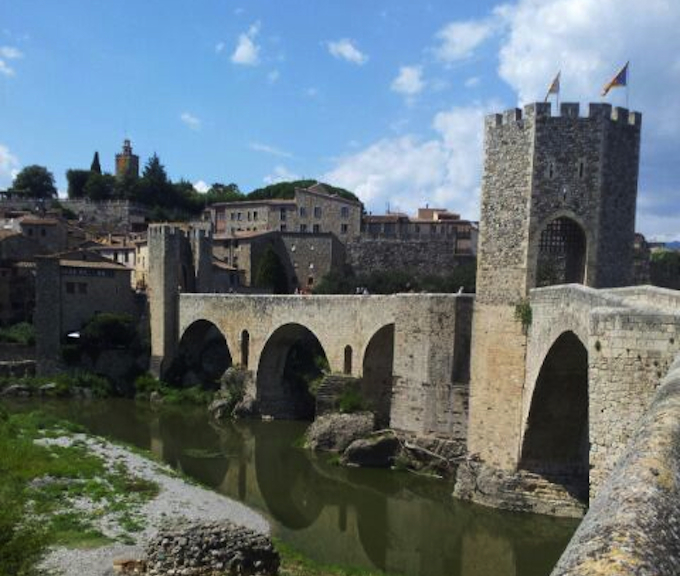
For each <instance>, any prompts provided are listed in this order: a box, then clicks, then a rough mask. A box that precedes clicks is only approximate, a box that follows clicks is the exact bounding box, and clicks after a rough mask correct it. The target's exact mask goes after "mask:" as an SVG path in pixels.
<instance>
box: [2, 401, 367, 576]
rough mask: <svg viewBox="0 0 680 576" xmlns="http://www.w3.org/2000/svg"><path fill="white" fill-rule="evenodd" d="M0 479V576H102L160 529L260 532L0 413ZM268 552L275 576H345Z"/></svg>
mask: <svg viewBox="0 0 680 576" xmlns="http://www.w3.org/2000/svg"><path fill="white" fill-rule="evenodd" d="M0 475H1V479H0V480H1V484H2V489H1V490H0V528H1V530H0V573H7V574H18V573H21V574H26V575H31V574H37V573H38V570H40V569H43V570H47V571H48V573H51V574H64V575H65V576H71V575H73V576H82V575H84V574H87V575H88V576H89V575H92V576H97V575H108V574H111V573H112V569H113V562H114V560H116V559H135V558H142V557H143V555H144V547H145V544H146V542H147V541H148V540H149V539H151V538H153V537H154V536H155V535H156V534H157V533H158V530H159V528H160V527H161V525H162V524H163V523H165V522H167V521H168V520H177V519H180V518H185V519H188V520H200V521H204V522H205V521H216V522H223V521H230V522H234V523H236V524H239V525H242V526H245V527H247V528H250V529H252V530H254V531H256V532H259V533H265V534H266V533H268V532H269V525H268V523H267V521H266V520H265V519H264V517H263V516H261V515H260V514H258V513H256V512H254V511H252V510H251V509H249V508H247V507H246V506H244V505H243V504H241V503H239V502H236V501H234V500H232V499H230V498H228V497H225V496H223V495H221V494H218V493H216V492H213V491H211V490H208V489H205V488H203V487H201V486H198V485H196V484H194V483H191V482H189V481H187V480H186V479H184V478H183V477H181V476H179V475H178V474H177V473H176V472H175V471H174V470H173V469H172V468H171V467H169V466H167V465H165V464H161V463H159V462H156V461H155V460H152V459H150V458H149V457H148V456H147V455H145V454H143V453H141V452H140V451H139V450H137V449H131V448H128V447H125V446H121V445H119V444H114V443H112V442H110V441H108V440H105V439H103V438H99V437H96V436H91V435H88V434H85V433H84V432H83V431H82V429H80V428H79V427H78V426H75V425H73V424H71V423H69V422H66V421H58V420H56V419H53V418H49V417H46V416H45V415H44V414H42V413H40V412H31V413H24V414H14V415H11V416H8V415H7V414H6V413H4V412H0ZM277 548H280V549H281V553H282V557H283V561H284V565H283V566H282V569H281V574H283V575H289V576H307V575H309V576H313V575H317V576H318V575H321V574H334V575H338V576H340V575H344V574H348V573H349V572H347V571H345V570H344V569H341V568H333V567H324V566H321V565H317V564H315V563H312V562H309V561H307V560H306V559H305V558H303V557H302V556H300V555H298V554H296V553H295V552H294V551H293V550H291V549H290V548H288V547H286V546H283V545H277ZM351 573H356V572H351Z"/></svg>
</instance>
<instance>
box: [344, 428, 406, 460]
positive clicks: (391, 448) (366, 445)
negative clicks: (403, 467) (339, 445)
mask: <svg viewBox="0 0 680 576" xmlns="http://www.w3.org/2000/svg"><path fill="white" fill-rule="evenodd" d="M400 449H401V442H399V438H397V436H396V434H395V433H394V432H392V431H391V430H385V431H382V432H376V433H375V434H371V435H370V436H369V437H368V438H360V439H359V440H355V441H354V442H352V443H351V444H350V445H349V446H348V447H347V449H346V450H345V452H344V454H343V455H342V458H341V462H342V463H343V464H346V465H349V466H361V467H366V468H390V467H391V466H392V465H393V464H394V461H395V459H396V457H397V455H398V454H399V451H400Z"/></svg>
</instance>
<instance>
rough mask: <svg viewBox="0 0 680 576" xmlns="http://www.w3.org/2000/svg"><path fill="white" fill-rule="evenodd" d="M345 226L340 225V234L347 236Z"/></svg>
mask: <svg viewBox="0 0 680 576" xmlns="http://www.w3.org/2000/svg"><path fill="white" fill-rule="evenodd" d="M347 228H348V226H347V224H340V234H347Z"/></svg>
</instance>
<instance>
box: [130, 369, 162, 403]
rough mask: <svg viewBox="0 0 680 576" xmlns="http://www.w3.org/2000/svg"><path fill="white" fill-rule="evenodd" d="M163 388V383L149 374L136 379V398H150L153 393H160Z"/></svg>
mask: <svg viewBox="0 0 680 576" xmlns="http://www.w3.org/2000/svg"><path fill="white" fill-rule="evenodd" d="M163 387H164V384H163V382H161V381H160V380H158V378H156V377H155V376H152V375H151V374H149V373H148V372H147V373H146V374H141V375H140V376H137V378H136V379H135V396H136V397H138V398H149V396H151V393H152V392H158V391H160V390H161V389H162V388H163Z"/></svg>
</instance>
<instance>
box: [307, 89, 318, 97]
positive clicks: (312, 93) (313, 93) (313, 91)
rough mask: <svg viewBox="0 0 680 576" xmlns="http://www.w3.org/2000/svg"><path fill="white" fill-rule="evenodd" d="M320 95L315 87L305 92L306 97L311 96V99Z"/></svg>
mask: <svg viewBox="0 0 680 576" xmlns="http://www.w3.org/2000/svg"><path fill="white" fill-rule="evenodd" d="M318 95H319V89H318V88H315V87H314V86H311V87H309V88H307V90H305V96H309V97H310V98H316V97H317V96H318Z"/></svg>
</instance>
